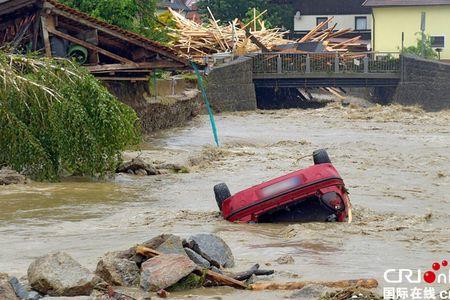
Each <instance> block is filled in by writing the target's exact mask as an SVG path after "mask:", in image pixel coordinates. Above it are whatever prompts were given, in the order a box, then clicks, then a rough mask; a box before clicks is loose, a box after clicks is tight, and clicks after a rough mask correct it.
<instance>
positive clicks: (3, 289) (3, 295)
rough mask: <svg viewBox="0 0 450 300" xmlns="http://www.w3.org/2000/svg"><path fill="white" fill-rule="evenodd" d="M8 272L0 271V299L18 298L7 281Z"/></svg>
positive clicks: (13, 299) (17, 299) (10, 299)
mask: <svg viewBox="0 0 450 300" xmlns="http://www.w3.org/2000/svg"><path fill="white" fill-rule="evenodd" d="M9 280H10V278H9V276H8V274H4V273H0V299H1V300H19V297H17V296H16V293H15V292H14V288H13V287H12V285H11V284H10V283H9Z"/></svg>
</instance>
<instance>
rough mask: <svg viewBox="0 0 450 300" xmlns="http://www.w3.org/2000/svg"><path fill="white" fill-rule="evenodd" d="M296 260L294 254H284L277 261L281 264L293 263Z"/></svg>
mask: <svg viewBox="0 0 450 300" xmlns="http://www.w3.org/2000/svg"><path fill="white" fill-rule="evenodd" d="M294 262H295V260H294V258H293V257H292V255H283V256H281V257H279V258H277V263H279V264H280V265H292V264H293V263H294Z"/></svg>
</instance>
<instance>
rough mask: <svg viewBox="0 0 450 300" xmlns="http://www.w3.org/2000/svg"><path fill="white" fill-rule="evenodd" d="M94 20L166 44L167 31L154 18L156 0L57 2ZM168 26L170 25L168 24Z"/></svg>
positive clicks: (168, 38)
mask: <svg viewBox="0 0 450 300" xmlns="http://www.w3.org/2000/svg"><path fill="white" fill-rule="evenodd" d="M59 1H60V2H61V3H63V4H66V5H68V6H70V7H73V8H75V9H78V10H80V11H82V12H85V13H87V14H89V15H91V16H93V17H94V18H98V19H101V20H103V21H105V22H108V23H110V24H113V25H116V26H119V27H122V28H124V29H127V30H130V31H134V32H136V33H139V34H142V35H144V36H146V37H148V38H150V39H153V40H156V41H159V42H162V43H167V42H169V41H170V40H171V39H170V37H169V36H168V35H167V33H168V29H167V28H166V26H163V25H162V24H160V20H158V18H157V16H156V0H59ZM168 25H170V24H168Z"/></svg>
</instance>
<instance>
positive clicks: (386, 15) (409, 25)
mask: <svg viewBox="0 0 450 300" xmlns="http://www.w3.org/2000/svg"><path fill="white" fill-rule="evenodd" d="M422 12H425V13H426V30H425V33H426V34H429V35H432V36H445V39H446V41H445V43H446V45H445V48H444V51H443V52H442V53H441V57H442V58H444V59H450V46H449V44H448V40H447V39H448V38H450V26H449V16H450V5H436V6H410V7H405V6H402V7H375V8H373V14H374V29H373V30H372V35H373V37H372V45H373V48H374V50H375V51H381V52H392V51H394V52H395V51H399V49H401V47H402V32H404V33H405V47H408V46H415V45H416V44H417V35H416V34H417V33H418V32H420V23H421V14H422Z"/></svg>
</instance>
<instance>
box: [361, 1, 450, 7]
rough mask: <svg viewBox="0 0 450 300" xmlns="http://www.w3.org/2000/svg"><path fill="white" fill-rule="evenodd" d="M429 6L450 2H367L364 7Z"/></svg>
mask: <svg viewBox="0 0 450 300" xmlns="http://www.w3.org/2000/svg"><path fill="white" fill-rule="evenodd" d="M429 5H450V0H366V1H365V2H364V4H363V6H366V7H381V6H429Z"/></svg>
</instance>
